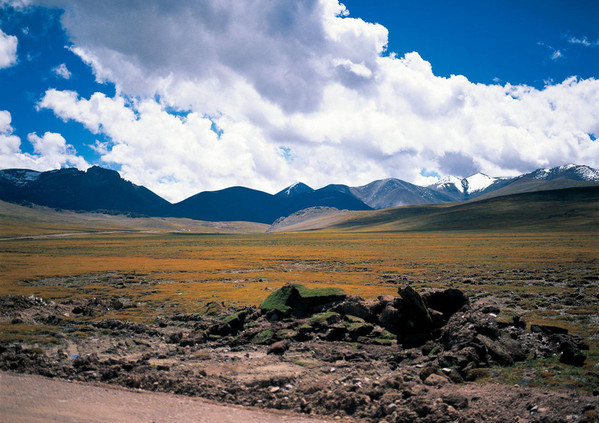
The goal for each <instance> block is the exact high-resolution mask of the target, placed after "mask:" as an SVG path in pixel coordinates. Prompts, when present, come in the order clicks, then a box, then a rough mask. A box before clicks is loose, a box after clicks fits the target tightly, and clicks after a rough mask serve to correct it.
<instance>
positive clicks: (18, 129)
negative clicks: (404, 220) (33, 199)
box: [0, 0, 599, 200]
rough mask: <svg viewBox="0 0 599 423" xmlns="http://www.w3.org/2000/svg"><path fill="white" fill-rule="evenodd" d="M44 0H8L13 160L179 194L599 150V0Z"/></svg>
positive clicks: (421, 178)
mask: <svg viewBox="0 0 599 423" xmlns="http://www.w3.org/2000/svg"><path fill="white" fill-rule="evenodd" d="M43 4H44V5H45V6H46V7H43V6H38V5H36V2H35V1H32V2H29V1H26V2H23V1H18V2H15V1H6V0H4V1H0V30H1V31H2V32H1V33H0V113H1V114H0V167H2V168H6V167H30V168H37V169H39V170H46V169H50V168H56V167H65V166H78V167H80V168H85V167H87V166H89V165H93V164H100V165H102V166H105V167H110V168H113V169H117V170H119V171H121V173H122V174H123V176H125V177H126V178H128V179H130V180H132V181H133V182H135V183H138V184H143V185H146V186H148V187H149V188H150V189H153V190H155V191H156V192H158V193H159V194H161V195H164V196H165V197H166V198H168V199H170V200H180V199H182V198H184V197H186V196H188V195H192V194H194V193H196V192H198V191H201V190H206V189H219V188H223V187H226V186H230V185H245V186H251V187H253V188H258V189H264V190H266V191H270V192H275V191H278V189H280V188H282V187H283V186H286V185H289V184H290V183H292V182H294V181H299V180H302V181H304V182H306V183H308V184H310V185H313V186H322V185H325V184H327V183H348V184H350V185H359V184H364V183H368V182H370V181H372V180H374V179H380V178H385V177H397V178H401V179H405V180H408V181H410V182H414V183H419V184H427V183H432V182H434V180H435V179H436V178H438V177H443V176H447V175H449V174H455V175H457V176H468V175H469V174H471V173H474V172H478V171H482V172H485V173H488V174H491V175H495V176H503V175H513V174H518V173H521V172H526V171H530V170H533V169H536V168H538V167H549V166H555V165H561V164H564V163H568V162H576V163H580V164H588V165H591V166H594V167H598V166H599V147H598V146H597V143H596V142H595V140H596V138H597V136H599V110H598V109H599V106H597V105H598V104H599V81H597V78H599V75H598V74H599V26H598V25H597V24H596V22H598V21H599V3H597V2H593V1H588V0H585V1H581V0H578V1H569V2H567V3H566V2H562V1H527V2H522V1H511V0H510V1H485V2H480V1H454V2H441V1H421V2H411V1H410V2H407V1H391V0H379V1H375V2H364V1H357V0H350V1H345V2H343V4H344V5H345V7H346V9H345V8H344V7H343V6H341V5H340V4H339V3H338V2H337V1H336V0H306V1H303V2H276V1H273V0H255V1H253V2H249V1H248V2H233V1H232V0H230V1H221V2H217V1H216V0H214V1H212V0H203V1H190V2H182V3H178V4H177V5H173V4H171V3H170V2H165V1H160V0H149V1H147V2H145V3H144V6H143V8H142V9H140V8H139V6H136V4H137V3H136V2H122V1H116V0H107V1H105V2H102V5H101V6H98V5H95V2H93V1H91V0H90V1H87V0H82V1H79V2H74V1H63V0H49V1H45V2H43ZM48 5H53V6H54V7H53V8H48V7H47V6H48ZM15 44H16V47H17V48H16V52H14V51H13V50H14V48H13V47H14V45H15ZM11 49H12V50H11ZM3 144H4V145H3Z"/></svg>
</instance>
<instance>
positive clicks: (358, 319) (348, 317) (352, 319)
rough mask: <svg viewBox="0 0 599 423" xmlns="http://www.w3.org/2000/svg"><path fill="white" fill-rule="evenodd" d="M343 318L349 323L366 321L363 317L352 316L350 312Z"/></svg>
mask: <svg viewBox="0 0 599 423" xmlns="http://www.w3.org/2000/svg"><path fill="white" fill-rule="evenodd" d="M345 320H347V321H348V322H349V323H350V324H351V323H366V321H365V320H364V319H362V318H361V317H356V316H352V315H351V314H348V315H346V316H345Z"/></svg>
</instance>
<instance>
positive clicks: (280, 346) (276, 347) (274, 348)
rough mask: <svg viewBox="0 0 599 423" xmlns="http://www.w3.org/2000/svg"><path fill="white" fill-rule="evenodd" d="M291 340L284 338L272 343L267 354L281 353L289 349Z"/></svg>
mask: <svg viewBox="0 0 599 423" xmlns="http://www.w3.org/2000/svg"><path fill="white" fill-rule="evenodd" d="M290 346H291V342H290V341H289V340H288V339H284V340H282V341H279V342H275V343H274V344H272V345H271V346H270V347H269V348H268V351H267V354H275V355H283V354H285V351H287V350H288V349H289V347H290Z"/></svg>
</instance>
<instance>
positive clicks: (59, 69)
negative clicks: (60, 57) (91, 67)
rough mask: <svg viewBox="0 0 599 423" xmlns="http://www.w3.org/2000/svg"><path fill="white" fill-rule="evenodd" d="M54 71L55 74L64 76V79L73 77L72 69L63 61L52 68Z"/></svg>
mask: <svg viewBox="0 0 599 423" xmlns="http://www.w3.org/2000/svg"><path fill="white" fill-rule="evenodd" d="M52 72H53V73H54V75H56V76H58V77H60V78H63V79H71V71H70V70H69V69H68V68H67V65H65V64H64V63H61V64H60V65H59V66H56V67H54V68H52Z"/></svg>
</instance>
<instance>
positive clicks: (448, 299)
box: [423, 288, 470, 318]
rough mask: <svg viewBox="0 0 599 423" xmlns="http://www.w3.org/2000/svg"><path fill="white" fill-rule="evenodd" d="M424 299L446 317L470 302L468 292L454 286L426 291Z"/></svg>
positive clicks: (430, 306) (429, 305) (429, 306)
mask: <svg viewBox="0 0 599 423" xmlns="http://www.w3.org/2000/svg"><path fill="white" fill-rule="evenodd" d="M423 299H424V303H425V304H426V305H427V306H428V308H432V309H433V310H437V311H440V312H441V313H443V315H444V316H445V317H446V318H447V317H449V316H451V315H452V314H454V313H455V312H457V311H459V310H460V309H461V308H462V307H464V306H466V305H468V304H470V300H469V299H468V297H466V294H464V293H463V292H462V291H460V290H459V289H454V288H449V289H446V290H445V291H434V292H429V293H426V294H424V295H423Z"/></svg>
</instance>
